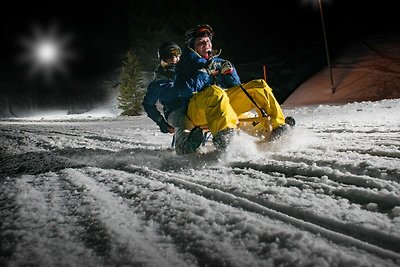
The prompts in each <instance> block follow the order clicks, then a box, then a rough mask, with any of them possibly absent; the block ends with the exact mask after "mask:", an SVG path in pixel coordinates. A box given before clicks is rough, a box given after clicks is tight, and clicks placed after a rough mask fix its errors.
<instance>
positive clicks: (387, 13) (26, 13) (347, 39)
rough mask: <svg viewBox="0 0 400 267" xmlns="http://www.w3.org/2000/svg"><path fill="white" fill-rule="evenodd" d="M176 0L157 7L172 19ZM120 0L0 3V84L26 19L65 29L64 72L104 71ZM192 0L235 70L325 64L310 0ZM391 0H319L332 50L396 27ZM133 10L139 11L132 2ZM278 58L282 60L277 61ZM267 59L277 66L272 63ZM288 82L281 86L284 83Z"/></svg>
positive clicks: (122, 47) (15, 78)
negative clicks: (209, 20) (212, 19)
mask: <svg viewBox="0 0 400 267" xmlns="http://www.w3.org/2000/svg"><path fill="white" fill-rule="evenodd" d="M149 1H152V0H147V2H149ZM159 1H162V0H159ZM159 1H154V3H157V2H159ZM180 1H181V0H177V1H175V2H174V3H175V4H171V9H170V10H165V12H168V14H170V15H171V16H173V17H176V20H179V14H181V13H182V12H185V11H184V10H179V8H177V7H176V4H178V5H179V3H180ZM182 1H183V0H182ZM128 2H129V1H127V0H125V1H120V0H114V1H108V2H105V3H103V2H101V1H100V2H96V3H94V2H86V1H79V2H78V1H52V2H44V3H41V1H35V2H33V1H29V2H18V1H13V2H10V3H7V6H5V5H4V6H3V7H2V8H1V9H0V20H1V27H2V34H1V36H0V38H1V40H0V41H1V42H0V43H1V63H0V79H1V82H0V86H2V87H3V89H2V90H4V87H7V88H8V87H10V88H12V86H8V84H14V85H15V86H14V90H18V89H15V88H17V87H18V86H20V85H21V82H22V81H23V77H24V75H23V74H22V72H23V71H24V69H23V68H21V67H20V66H18V65H17V64H15V58H16V57H17V55H18V53H19V52H20V49H21V47H20V46H18V42H17V40H18V37H21V36H27V35H29V34H30V33H31V31H32V23H36V24H37V25H40V26H41V27H44V28H46V27H48V25H51V24H54V23H56V24H57V25H58V28H59V29H60V32H65V33H70V34H72V36H73V40H72V41H71V44H70V46H71V49H73V51H74V52H76V54H77V55H78V57H77V58H76V59H75V60H74V61H71V62H70V65H68V67H69V68H70V76H71V77H73V78H74V79H76V80H80V81H82V80H85V81H89V82H90V77H95V78H98V76H101V75H104V73H106V72H107V71H108V70H109V69H110V66H113V64H118V62H120V58H119V57H118V56H120V55H121V53H123V52H124V51H126V49H127V48H128V47H129V40H128V39H129V38H128V33H127V28H128V25H129V24H128V20H129V17H128V12H127V11H128V7H130V8H132V3H131V4H130V5H129V4H128ZM184 2H186V0H185V1H184ZM349 2H351V3H349ZM195 3H196V4H194V5H193V9H195V10H197V12H210V13H212V14H215V16H219V17H220V18H221V19H220V21H222V22H221V25H218V26H219V28H215V27H214V30H215V31H216V33H217V34H216V36H215V43H216V44H218V38H227V37H228V38H229V37H230V38H231V39H232V41H231V44H232V45H231V49H230V50H229V49H228V50H225V52H227V53H225V54H224V55H223V57H226V58H228V59H232V60H234V63H236V64H237V65H238V69H239V70H240V67H242V68H244V67H245V66H246V64H249V62H250V63H251V62H257V63H259V64H268V65H269V66H270V71H271V77H272V79H274V77H277V76H278V74H279V73H282V72H284V71H286V72H290V71H293V72H294V74H295V75H298V76H299V77H298V78H296V79H297V81H298V82H301V80H302V79H305V78H306V77H307V75H308V76H309V75H311V72H315V71H317V70H318V69H319V68H321V67H323V64H326V58H324V57H325V55H324V54H323V53H324V43H323V34H322V26H321V19H320V13H319V9H318V5H317V0H314V1H312V0H308V1H307V0H280V1H278V0H266V1H253V0H246V1H242V2H240V3H239V4H238V3H234V2H233V1H224V0H220V1H218V2H216V1H198V2H195ZM394 3H395V1H389V0H384V1H369V0H330V1H323V11H324V16H325V25H326V30H327V37H328V44H329V47H330V52H331V56H332V58H333V59H334V57H335V56H337V55H338V54H339V53H340V51H341V50H342V49H344V48H345V47H347V46H348V45H350V44H351V43H352V42H354V41H357V40H359V39H361V38H363V37H365V36H367V35H369V34H376V33H384V32H396V33H398V31H399V30H398V29H399V26H400V25H399V24H400V23H399V19H398V12H397V9H396V8H395V5H394ZM166 6H168V5H166ZM135 12H141V11H140V9H137V10H135ZM135 12H133V13H135ZM195 13H196V12H194V14H195ZM183 23H184V22H183ZM185 26H186V25H185ZM191 26H193V25H187V27H185V28H190V27H191ZM143 27H146V25H143ZM183 34H184V32H182V35H183ZM218 34H219V35H218ZM314 51H315V52H314ZM154 53H156V51H154ZM297 55H302V56H298V57H297ZM281 61H284V62H286V63H287V64H286V65H285V64H282V63H279V62H281ZM275 66H280V68H281V69H278V67H277V69H274V67H275ZM304 69H306V70H304ZM300 70H304V75H303V76H301V75H300V74H299V72H300ZM62 81H65V80H62ZM276 81H277V82H276V83H275V84H273V85H274V86H275V87H279V79H276ZM4 84H6V86H4ZM25 85H26V83H25ZM294 85H295V82H292V84H291V85H290V86H291V87H293V86H294ZM290 86H289V85H288V86H287V88H286V89H284V90H286V91H287V90H290V89H292V88H289V87H290ZM282 88H284V86H282ZM0 89H1V88H0ZM77 90H78V89H77ZM79 90H82V89H79ZM67 91H68V90H67ZM70 93H71V92H67V94H70ZM72 93H73V92H72Z"/></svg>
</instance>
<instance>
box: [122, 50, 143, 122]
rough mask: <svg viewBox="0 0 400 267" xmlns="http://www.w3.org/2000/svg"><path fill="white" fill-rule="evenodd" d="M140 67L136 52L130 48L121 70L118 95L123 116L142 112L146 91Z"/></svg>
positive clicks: (136, 114)
mask: <svg viewBox="0 0 400 267" xmlns="http://www.w3.org/2000/svg"><path fill="white" fill-rule="evenodd" d="M140 69H141V68H140V64H139V61H138V59H137V57H136V55H135V53H134V52H133V51H132V50H129V51H128V52H127V54H126V57H125V60H124V62H123V66H122V70H121V76H120V81H121V86H120V89H119V91H120V94H119V97H118V101H119V105H118V107H119V108H120V109H122V110H123V112H122V113H121V115H123V116H138V115H141V113H142V101H143V97H144V94H145V92H144V90H143V79H142V77H141V73H140Z"/></svg>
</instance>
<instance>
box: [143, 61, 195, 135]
mask: <svg viewBox="0 0 400 267" xmlns="http://www.w3.org/2000/svg"><path fill="white" fill-rule="evenodd" d="M174 67H175V66H173V65H170V66H168V67H167V68H164V67H162V66H161V65H160V66H158V68H157V69H156V71H155V78H154V80H153V81H152V82H151V83H150V84H149V85H148V86H147V92H146V95H145V97H144V99H143V103H142V104H143V108H144V110H145V111H146V113H147V116H149V118H150V119H152V120H153V121H154V122H155V123H157V125H158V126H160V128H161V130H163V127H164V128H165V127H167V126H168V124H167V122H166V119H167V118H168V115H169V114H170V113H171V111H173V110H175V109H177V108H180V107H183V106H185V105H187V103H188V101H189V97H185V98H184V97H181V96H179V92H178V90H176V88H175V87H174V78H175V69H174ZM157 101H159V102H160V103H161V105H162V106H163V113H164V116H163V115H162V114H161V113H160V111H159V110H158V108H157V106H156V103H157Z"/></svg>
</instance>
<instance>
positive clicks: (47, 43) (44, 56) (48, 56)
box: [35, 40, 60, 65]
mask: <svg viewBox="0 0 400 267" xmlns="http://www.w3.org/2000/svg"><path fill="white" fill-rule="evenodd" d="M35 56H36V60H37V62H38V64H43V65H52V64H55V63H56V62H57V60H58V57H59V56H60V51H59V49H58V47H57V44H56V43H54V42H53V41H52V40H44V41H41V42H39V43H38V44H37V46H36V47H35Z"/></svg>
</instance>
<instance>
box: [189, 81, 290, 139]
mask: <svg viewBox="0 0 400 267" xmlns="http://www.w3.org/2000/svg"><path fill="white" fill-rule="evenodd" d="M242 86H243V87H244V88H245V89H246V91H247V92H248V93H249V95H250V96H251V97H252V98H253V99H254V101H255V102H256V103H257V105H258V106H259V107H260V108H261V109H263V110H264V111H265V112H266V113H267V114H268V115H269V116H270V117H271V123H272V128H273V129H275V128H277V127H279V126H280V125H283V124H285V116H284V115H283V112H282V109H281V107H280V105H279V103H278V101H277V100H276V99H275V97H274V95H273V93H272V89H271V88H270V87H269V86H268V85H267V83H266V82H265V81H264V80H262V79H259V80H252V81H250V82H248V83H245V84H243V85H242ZM254 108H255V106H254V104H253V103H252V101H251V100H250V99H249V98H248V97H247V96H246V94H245V93H244V92H243V90H242V88H240V86H235V87H231V88H228V89H226V90H224V89H222V88H220V87H218V86H216V85H211V86H209V87H207V88H205V89H204V90H203V91H201V92H198V93H195V94H194V95H193V96H192V98H191V99H190V101H189V106H188V109H187V116H188V118H189V120H190V121H191V122H192V123H193V125H204V124H208V128H209V130H210V132H211V133H212V134H213V135H214V134H216V133H217V132H219V131H221V130H224V129H226V128H236V125H237V124H238V122H239V120H238V116H240V115H241V114H243V113H245V112H248V111H251V110H253V109H254ZM257 112H258V113H259V111H258V110H257ZM259 116H260V114H259Z"/></svg>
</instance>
